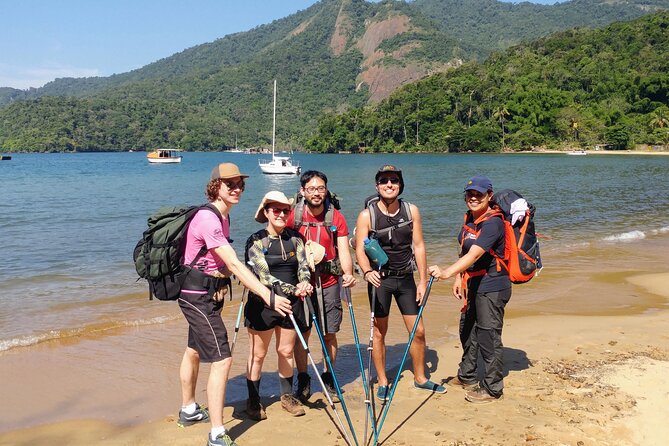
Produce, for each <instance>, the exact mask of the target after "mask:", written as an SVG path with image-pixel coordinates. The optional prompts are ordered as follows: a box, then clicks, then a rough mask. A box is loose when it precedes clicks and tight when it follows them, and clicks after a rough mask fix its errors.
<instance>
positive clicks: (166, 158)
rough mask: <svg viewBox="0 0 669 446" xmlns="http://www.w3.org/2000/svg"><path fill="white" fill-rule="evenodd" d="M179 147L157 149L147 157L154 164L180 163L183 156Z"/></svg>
mask: <svg viewBox="0 0 669 446" xmlns="http://www.w3.org/2000/svg"><path fill="white" fill-rule="evenodd" d="M180 152H181V150H177V149H156V150H154V151H153V152H150V153H148V154H147V155H146V159H147V160H148V161H149V162H150V163H152V164H173V163H180V162H181V158H183V157H182V156H181V155H180V154H179V153H180Z"/></svg>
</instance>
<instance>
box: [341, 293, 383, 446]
mask: <svg viewBox="0 0 669 446" xmlns="http://www.w3.org/2000/svg"><path fill="white" fill-rule="evenodd" d="M342 289H343V290H344V297H345V298H346V305H348V314H349V315H350V316H351V327H352V330H353V341H354V342H355V347H356V351H357V352H358V363H359V364H360V376H361V377H362V387H363V388H364V389H365V406H367V413H368V415H369V417H365V437H364V439H365V444H367V429H368V426H369V420H374V412H373V411H372V400H371V396H370V392H369V388H368V387H367V378H366V376H365V366H364V364H363V362H362V350H360V338H359V337H358V327H357V324H356V322H355V313H354V312H353V301H352V300H351V289H350V288H343V287H342ZM372 428H373V429H374V433H375V434H376V424H374V423H372Z"/></svg>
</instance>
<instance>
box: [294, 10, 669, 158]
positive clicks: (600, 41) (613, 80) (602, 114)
mask: <svg viewBox="0 0 669 446" xmlns="http://www.w3.org/2000/svg"><path fill="white" fill-rule="evenodd" d="M643 143H645V144H667V143H669V12H660V13H656V14H653V15H649V16H645V17H643V18H640V19H637V20H634V21H632V22H621V23H616V24H613V25H611V26H609V27H607V28H605V29H603V30H595V31H592V30H572V31H567V32H562V33H560V34H557V35H554V36H552V37H548V38H543V39H540V40H538V41H535V42H533V43H531V44H529V45H519V46H516V47H513V48H511V49H509V50H508V51H506V52H505V53H502V54H498V53H496V54H493V55H492V56H491V57H490V58H489V59H488V60H487V61H486V62H485V63H483V64H478V63H470V64H467V65H464V66H462V67H460V68H458V69H456V70H453V71H451V72H448V73H443V74H437V75H434V76H432V77H430V78H428V79H425V80H423V81H420V82H416V83H414V84H410V85H407V86H405V87H403V88H401V89H399V90H397V91H396V92H395V93H394V94H393V95H391V97H390V98H388V99H387V100H385V101H383V102H381V103H380V104H378V105H376V106H373V107H360V108H357V109H354V110H350V111H348V112H346V113H343V114H327V115H324V116H323V117H321V119H320V120H319V125H318V129H317V131H316V133H315V135H314V137H313V138H311V139H310V141H309V142H308V145H307V149H309V150H314V151H321V152H336V151H340V150H354V151H355V150H365V151H395V150H409V151H414V150H428V151H446V150H449V151H460V150H472V151H484V152H485V151H499V150H501V149H502V148H503V147H511V148H513V149H529V148H531V147H537V146H548V147H558V146H559V145H560V144H567V145H569V146H592V145H594V144H608V145H610V146H611V148H626V147H630V146H632V145H634V144H643Z"/></svg>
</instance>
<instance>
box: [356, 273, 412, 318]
mask: <svg viewBox="0 0 669 446" xmlns="http://www.w3.org/2000/svg"><path fill="white" fill-rule="evenodd" d="M373 292H374V287H373V286H372V284H371V283H370V284H367V295H368V296H369V305H370V308H371V305H372V293H373ZM416 292H417V290H416V282H415V281H414V279H413V274H409V273H407V274H405V275H402V276H387V277H382V278H381V286H380V287H378V288H376V299H375V300H376V303H375V305H374V316H375V317H388V315H389V314H390V305H391V304H392V301H393V297H395V301H396V302H397V306H398V308H399V309H400V313H402V315H405V316H415V315H417V314H418V302H416Z"/></svg>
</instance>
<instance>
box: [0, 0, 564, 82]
mask: <svg viewBox="0 0 669 446" xmlns="http://www.w3.org/2000/svg"><path fill="white" fill-rule="evenodd" d="M505 1H506V0H505ZM314 3H316V0H0V17H2V25H0V87H13V88H18V89H22V90H25V89H28V88H31V87H34V88H38V87H41V86H42V85H44V84H45V83H47V82H49V81H52V80H54V79H55V78H58V77H89V76H110V75H112V74H118V73H125V72H127V71H130V70H134V69H136V68H140V67H143V66H144V65H147V64H149V63H151V62H155V61H156V60H159V59H162V58H164V57H168V56H171V55H172V54H174V53H178V52H180V51H182V50H185V49H186V48H190V47H192V46H195V45H199V44H201V43H207V42H212V41H214V40H216V39H218V38H221V37H224V36H226V35H228V34H232V33H236V32H241V31H248V30H250V29H252V28H254V27H256V26H259V25H263V24H266V23H270V22H272V21H273V20H277V19H280V18H283V17H286V16H289V15H291V14H294V13H296V12H297V11H300V10H304V9H306V8H308V7H309V6H311V5H313V4H314ZM533 3H544V4H553V3H556V0H534V1H533Z"/></svg>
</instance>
